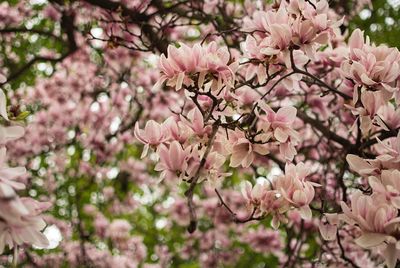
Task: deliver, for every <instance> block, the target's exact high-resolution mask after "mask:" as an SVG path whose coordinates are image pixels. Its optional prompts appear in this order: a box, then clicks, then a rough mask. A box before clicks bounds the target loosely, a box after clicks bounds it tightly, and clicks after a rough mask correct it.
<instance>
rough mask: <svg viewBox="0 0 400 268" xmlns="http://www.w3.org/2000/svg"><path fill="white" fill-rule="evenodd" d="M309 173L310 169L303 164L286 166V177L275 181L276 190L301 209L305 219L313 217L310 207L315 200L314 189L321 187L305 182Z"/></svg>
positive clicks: (280, 177) (283, 176)
mask: <svg viewBox="0 0 400 268" xmlns="http://www.w3.org/2000/svg"><path fill="white" fill-rule="evenodd" d="M309 172H310V170H309V168H308V167H307V166H306V165H304V164H303V163H299V164H297V165H294V164H286V166H285V175H282V176H279V177H278V178H277V179H276V180H275V181H274V185H275V188H276V189H277V190H279V191H280V192H281V193H282V196H283V197H284V198H285V199H286V200H287V201H288V202H289V203H290V204H291V205H293V206H294V207H296V208H298V209H299V211H300V215H301V217H302V218H303V219H311V217H312V213H311V209H310V207H309V205H310V203H311V201H312V200H313V199H314V195H315V191H314V187H316V186H319V184H316V183H313V182H310V181H306V180H305V179H306V177H307V175H308V174H309Z"/></svg>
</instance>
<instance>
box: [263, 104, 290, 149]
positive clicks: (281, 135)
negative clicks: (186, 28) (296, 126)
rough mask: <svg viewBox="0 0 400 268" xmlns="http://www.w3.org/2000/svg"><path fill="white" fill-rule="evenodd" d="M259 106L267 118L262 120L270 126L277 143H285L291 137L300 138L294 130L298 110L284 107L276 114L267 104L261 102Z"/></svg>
mask: <svg viewBox="0 0 400 268" xmlns="http://www.w3.org/2000/svg"><path fill="white" fill-rule="evenodd" d="M259 106H260V107H261V109H262V110H263V111H264V112H265V113H266V117H262V119H263V120H264V121H266V122H268V123H269V124H270V127H271V128H272V129H273V135H274V138H275V139H276V140H277V141H279V142H281V143H284V142H286V141H287V140H288V138H289V137H294V138H298V133H297V132H296V131H294V130H293V129H292V126H293V123H294V121H295V119H296V113H297V110H296V108H294V107H290V106H287V107H282V108H280V109H279V110H278V111H277V112H276V113H275V112H274V111H273V110H272V109H271V107H269V106H268V105H267V104H265V102H260V103H259Z"/></svg>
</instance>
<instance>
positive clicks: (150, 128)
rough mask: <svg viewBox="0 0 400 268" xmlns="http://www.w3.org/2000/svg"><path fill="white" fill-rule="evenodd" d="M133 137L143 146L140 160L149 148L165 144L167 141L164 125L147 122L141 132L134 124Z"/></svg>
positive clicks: (137, 125)
mask: <svg viewBox="0 0 400 268" xmlns="http://www.w3.org/2000/svg"><path fill="white" fill-rule="evenodd" d="M135 137H136V138H137V139H138V140H139V141H140V142H141V143H143V144H144V145H145V146H144V149H143V152H142V155H141V158H143V157H145V156H146V155H147V152H148V150H149V146H158V145H160V144H161V143H163V142H165V141H166V140H167V139H168V133H166V131H165V127H164V125H161V124H158V123H157V122H155V121H153V120H149V121H147V122H146V126H145V127H144V130H141V129H140V128H139V124H138V123H136V125H135Z"/></svg>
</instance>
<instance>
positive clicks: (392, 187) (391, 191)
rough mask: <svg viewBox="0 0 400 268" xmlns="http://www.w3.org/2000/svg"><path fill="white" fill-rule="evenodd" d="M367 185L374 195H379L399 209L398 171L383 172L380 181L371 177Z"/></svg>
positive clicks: (399, 180)
mask: <svg viewBox="0 0 400 268" xmlns="http://www.w3.org/2000/svg"><path fill="white" fill-rule="evenodd" d="M368 183H369V185H370V186H371V188H372V190H373V191H374V193H380V194H382V195H383V196H385V197H386V199H387V200H388V201H390V202H391V204H392V205H393V206H394V207H396V208H397V209H400V171H399V170H383V171H382V173H381V176H380V179H379V178H377V177H375V176H371V177H369V178H368Z"/></svg>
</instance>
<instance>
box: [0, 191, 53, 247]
mask: <svg viewBox="0 0 400 268" xmlns="http://www.w3.org/2000/svg"><path fill="white" fill-rule="evenodd" d="M11 202H13V201H11ZM21 202H22V204H23V206H24V207H25V213H24V214H23V215H20V216H19V217H14V218H13V219H11V220H10V217H9V218H8V219H7V221H5V222H4V221H1V222H0V253H2V252H3V251H4V247H5V246H6V245H7V246H8V247H9V248H10V249H11V248H13V247H14V246H16V245H22V244H23V243H29V244H33V245H35V246H38V247H42V248H43V247H47V246H48V244H49V241H48V240H47V238H46V236H45V235H44V234H42V233H41V231H42V230H43V229H44V228H45V227H46V223H45V222H44V221H43V219H42V218H41V217H40V216H39V215H40V214H41V213H42V212H43V211H45V210H47V209H48V208H49V207H50V204H49V203H46V202H38V201H35V200H33V199H31V198H21ZM2 216H4V215H2Z"/></svg>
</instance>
